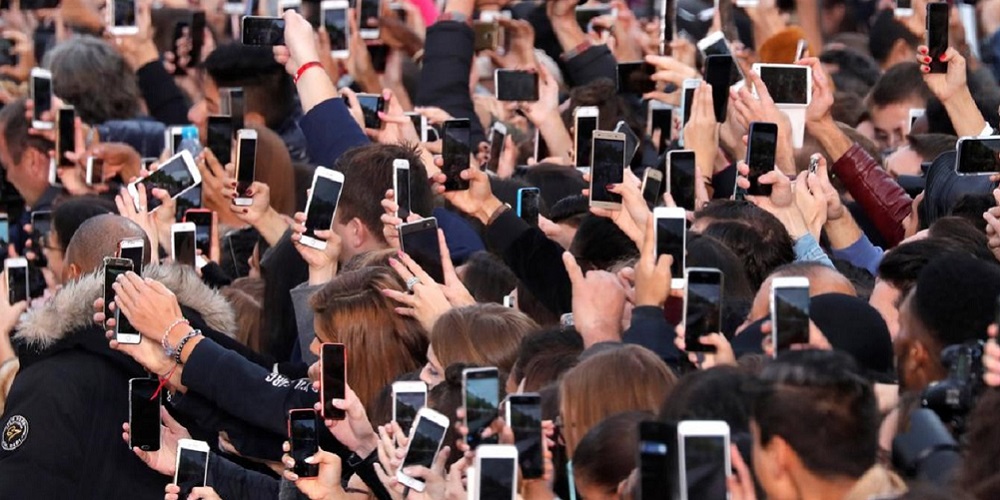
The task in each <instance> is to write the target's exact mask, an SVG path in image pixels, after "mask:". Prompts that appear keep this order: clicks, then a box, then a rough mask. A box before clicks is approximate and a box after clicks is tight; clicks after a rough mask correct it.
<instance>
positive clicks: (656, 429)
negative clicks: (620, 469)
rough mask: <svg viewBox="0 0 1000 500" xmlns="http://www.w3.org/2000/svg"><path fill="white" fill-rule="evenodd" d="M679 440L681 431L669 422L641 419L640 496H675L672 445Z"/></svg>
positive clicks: (650, 499)
mask: <svg viewBox="0 0 1000 500" xmlns="http://www.w3.org/2000/svg"><path fill="white" fill-rule="evenodd" d="M676 442H677V431H676V430H675V429H672V428H671V426H670V424H667V423H665V422H655V421H645V422H639V450H638V451H639V453H638V460H637V462H638V466H639V498H638V500H663V499H667V498H671V487H670V481H666V480H665V478H667V477H670V453H669V452H670V448H671V444H672V443H676Z"/></svg>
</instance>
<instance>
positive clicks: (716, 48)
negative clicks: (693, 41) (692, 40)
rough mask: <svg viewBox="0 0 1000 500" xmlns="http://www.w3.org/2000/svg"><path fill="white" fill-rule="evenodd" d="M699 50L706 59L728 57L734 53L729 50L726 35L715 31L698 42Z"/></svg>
mask: <svg viewBox="0 0 1000 500" xmlns="http://www.w3.org/2000/svg"><path fill="white" fill-rule="evenodd" d="M698 50H700V51H701V53H702V55H704V56H705V57H708V56H727V55H730V54H731V53H732V51H731V50H730V49H729V42H727V41H726V35H725V34H724V33H722V32H721V31H714V32H712V33H709V34H708V35H707V36H706V37H705V38H702V39H701V40H698Z"/></svg>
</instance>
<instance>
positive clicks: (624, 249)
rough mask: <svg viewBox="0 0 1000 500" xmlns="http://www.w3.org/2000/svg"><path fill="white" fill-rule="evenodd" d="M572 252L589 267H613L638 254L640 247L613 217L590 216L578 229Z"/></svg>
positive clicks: (571, 248) (582, 263)
mask: <svg viewBox="0 0 1000 500" xmlns="http://www.w3.org/2000/svg"><path fill="white" fill-rule="evenodd" d="M569 251H570V253H572V254H573V256H574V257H576V259H577V260H578V261H579V262H580V266H581V267H583V268H584V269H585V270H587V269H604V270H607V269H611V268H612V267H613V266H614V265H615V264H618V263H619V262H621V261H624V260H628V259H630V258H634V257H637V256H638V255H639V248H638V247H636V246H635V242H633V241H632V240H631V239H630V238H629V237H628V236H627V235H626V234H625V233H624V232H623V231H622V230H621V229H619V228H618V226H616V225H615V223H614V222H612V221H611V219H606V218H604V217H598V216H596V215H587V216H586V217H584V218H583V222H581V223H580V227H579V228H578V229H577V230H576V236H574V237H573V243H571V244H570V247H569Z"/></svg>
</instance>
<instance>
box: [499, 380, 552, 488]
mask: <svg viewBox="0 0 1000 500" xmlns="http://www.w3.org/2000/svg"><path fill="white" fill-rule="evenodd" d="M509 404H510V420H511V421H510V422H508V424H509V425H510V428H511V430H513V431H514V445H515V446H517V461H518V464H519V465H520V466H521V472H522V473H523V474H524V478H525V479H535V478H539V477H542V474H543V473H544V471H545V462H544V459H543V458H542V403H541V400H540V399H538V397H537V396H535V397H528V396H511V399H510V403H509Z"/></svg>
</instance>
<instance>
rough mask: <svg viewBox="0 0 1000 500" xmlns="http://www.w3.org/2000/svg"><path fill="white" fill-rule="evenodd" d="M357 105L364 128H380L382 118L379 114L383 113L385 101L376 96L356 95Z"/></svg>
mask: <svg viewBox="0 0 1000 500" xmlns="http://www.w3.org/2000/svg"><path fill="white" fill-rule="evenodd" d="M357 96H358V104H359V105H361V113H362V114H364V117H365V128H370V129H380V128H382V118H380V117H379V116H378V114H379V112H380V111H381V112H383V113H384V112H385V100H384V99H383V98H382V96H381V95H378V94H357Z"/></svg>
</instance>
